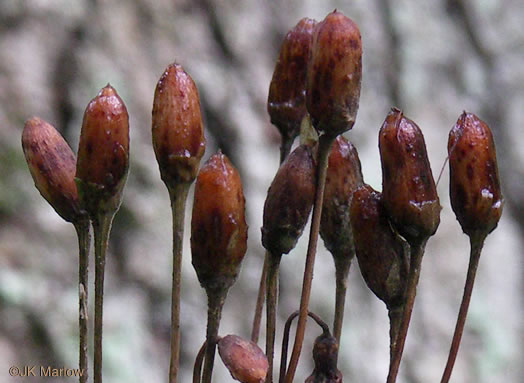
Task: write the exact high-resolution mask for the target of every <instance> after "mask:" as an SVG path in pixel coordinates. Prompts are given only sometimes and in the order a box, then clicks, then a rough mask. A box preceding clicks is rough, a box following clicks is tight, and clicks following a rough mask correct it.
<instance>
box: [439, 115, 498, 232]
mask: <svg viewBox="0 0 524 383" xmlns="http://www.w3.org/2000/svg"><path fill="white" fill-rule="evenodd" d="M448 155H449V170H450V184H449V192H450V198H451V206H452V208H453V211H454V212H455V215H456V217H457V220H458V221H459V223H460V225H461V226H462V230H463V231H464V233H466V234H468V235H470V236H471V235H475V234H482V235H487V234H489V233H490V232H491V231H493V230H494V229H495V228H496V227H497V224H498V221H499V219H500V216H501V214H502V206H503V196H502V192H501V189H500V181H499V174H498V166H497V154H496V150H495V143H494V141H493V135H492V133H491V130H490V129H489V127H488V125H486V123H485V122H483V121H482V120H480V119H479V118H478V117H477V116H475V115H474V114H473V113H467V112H463V113H462V115H461V116H460V117H459V119H458V120H457V123H456V125H455V126H454V127H453V128H452V129H451V131H450V133H449V140H448Z"/></svg>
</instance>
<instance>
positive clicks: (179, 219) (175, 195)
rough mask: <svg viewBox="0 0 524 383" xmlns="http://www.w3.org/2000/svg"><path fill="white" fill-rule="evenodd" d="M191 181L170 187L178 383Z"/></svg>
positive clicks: (173, 369) (173, 370)
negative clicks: (186, 228) (181, 307)
mask: <svg viewBox="0 0 524 383" xmlns="http://www.w3.org/2000/svg"><path fill="white" fill-rule="evenodd" d="M190 185H191V184H190V183H179V184H176V185H175V186H174V187H173V188H168V189H169V197H170V199H171V210H172V215H173V280H172V289H171V358H170V362H169V382H170V383H176V382H177V377H178V364H179V359H180V288H181V283H182V281H181V278H182V244H183V240H184V222H185V212H186V201H187V194H188V192H189V186H190Z"/></svg>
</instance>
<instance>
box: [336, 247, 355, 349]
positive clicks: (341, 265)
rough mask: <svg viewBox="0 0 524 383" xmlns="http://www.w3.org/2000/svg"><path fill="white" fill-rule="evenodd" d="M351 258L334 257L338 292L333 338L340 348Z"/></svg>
mask: <svg viewBox="0 0 524 383" xmlns="http://www.w3.org/2000/svg"><path fill="white" fill-rule="evenodd" d="M352 258H353V257H351V256H348V255H346V256H344V255H342V256H340V255H337V256H335V257H333V259H334V261H335V277H336V291H335V319H334V321H333V336H334V337H335V339H336V340H337V343H338V345H339V347H340V338H341V336H342V325H343V323H344V308H345V304H346V291H347V280H348V274H349V268H350V266H351V259H352Z"/></svg>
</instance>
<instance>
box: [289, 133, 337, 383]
mask: <svg viewBox="0 0 524 383" xmlns="http://www.w3.org/2000/svg"><path fill="white" fill-rule="evenodd" d="M334 139H335V137H332V136H326V135H325V134H324V135H322V136H320V138H319V145H318V165H317V166H318V168H317V169H318V171H317V190H316V193H315V204H314V206H313V216H312V218H311V231H310V232H309V243H308V249H307V255H306V266H305V270H304V280H303V283H302V295H301V298H300V310H299V316H298V324H297V332H296V335H295V343H294V345H293V352H292V353H291V358H290V360H289V368H288V371H287V374H286V380H285V381H286V383H292V382H293V378H294V377H295V372H296V370H297V366H298V359H299V358H300V352H301V351H302V343H303V342H304V333H305V331H306V320H307V314H308V305H309V297H310V295H311V284H312V281H313V268H314V266H315V255H316V251H317V242H318V233H319V229H320V217H321V214H322V202H323V200H324V186H325V183H326V174H327V166H328V158H329V152H330V150H331V144H332V143H333V140H334Z"/></svg>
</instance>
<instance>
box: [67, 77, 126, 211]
mask: <svg viewBox="0 0 524 383" xmlns="http://www.w3.org/2000/svg"><path fill="white" fill-rule="evenodd" d="M128 170H129V116H128V114H127V109H126V106H125V105H124V103H123V101H122V99H121V98H120V97H119V96H118V94H117V93H116V91H115V89H114V88H113V87H111V85H109V84H108V85H107V86H106V87H105V88H103V89H102V90H101V91H100V92H99V93H98V95H97V96H96V97H95V98H94V99H92V100H91V101H90V102H89V104H88V105H87V108H86V110H85V113H84V120H83V122H82V130H81V133H80V142H79V144H78V162H77V166H76V177H77V179H78V180H79V183H78V186H79V192H80V199H81V201H82V203H83V204H84V206H85V207H86V210H88V212H89V214H90V215H91V216H93V215H94V214H97V211H98V209H99V205H100V204H107V203H109V204H110V205H111V207H110V209H114V208H115V207H118V206H119V205H120V201H121V192H122V189H123V187H124V184H125V180H126V178H127V173H128ZM88 189H89V190H88Z"/></svg>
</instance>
